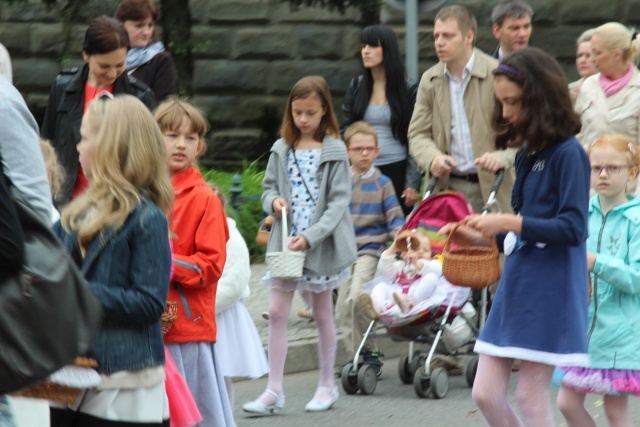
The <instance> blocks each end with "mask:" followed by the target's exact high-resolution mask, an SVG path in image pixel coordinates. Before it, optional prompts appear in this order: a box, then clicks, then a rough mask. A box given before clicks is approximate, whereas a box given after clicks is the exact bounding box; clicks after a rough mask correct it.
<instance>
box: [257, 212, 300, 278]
mask: <svg viewBox="0 0 640 427" xmlns="http://www.w3.org/2000/svg"><path fill="white" fill-rule="evenodd" d="M288 246H289V231H288V227H287V208H285V207H283V208H282V251H281V252H267V257H266V259H267V265H268V266H269V271H270V272H271V277H272V278H274V279H281V280H290V279H299V278H300V277H302V267H303V266H304V258H305V255H306V253H305V252H295V251H292V250H289V247H288Z"/></svg>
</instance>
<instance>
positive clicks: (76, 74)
mask: <svg viewBox="0 0 640 427" xmlns="http://www.w3.org/2000/svg"><path fill="white" fill-rule="evenodd" d="M128 50H129V36H128V34H127V31H126V30H125V29H124V26H123V25H122V24H121V23H120V22H118V21H117V20H116V19H113V18H109V17H106V16H101V17H99V18H96V19H94V20H93V21H92V22H91V25H89V28H88V29H87V32H86V33H85V37H84V43H83V45H82V57H83V58H84V61H85V65H84V66H83V67H82V68H74V69H72V70H68V71H62V72H61V73H60V74H59V75H58V77H57V78H56V82H55V83H54V85H53V87H52V88H51V93H50V94H49V103H48V104H47V110H46V112H45V115H44V122H43V124H42V131H41V135H42V137H43V138H45V139H48V140H50V141H51V144H52V145H53V148H54V149H55V150H56V154H57V155H58V159H59V160H60V163H61V164H62V167H63V168H64V170H65V181H64V182H63V184H62V189H61V191H60V194H59V196H58V197H57V198H56V199H55V205H56V207H62V206H63V205H65V204H66V203H67V202H68V201H69V200H70V199H71V198H74V197H77V196H79V195H80V194H82V192H83V191H84V190H85V189H86V188H87V186H88V182H87V179H86V178H85V176H84V173H83V172H82V168H81V167H80V166H79V163H78V152H77V151H76V145H77V144H78V142H80V123H81V121H82V115H83V113H84V111H85V109H86V107H87V106H88V105H89V102H91V100H93V99H94V98H98V97H100V96H101V95H103V94H104V93H105V92H108V93H111V94H113V95H117V94H128V95H133V96H135V97H137V98H139V99H140V100H141V101H142V102H143V103H144V104H145V105H146V106H147V107H149V109H153V108H154V107H155V106H156V100H155V95H154V93H153V91H152V90H151V89H150V88H149V87H148V86H147V85H146V84H144V83H143V82H141V81H139V80H136V79H135V78H134V77H131V76H129V75H127V74H126V73H125V72H124V71H125V64H126V58H127V51H128Z"/></svg>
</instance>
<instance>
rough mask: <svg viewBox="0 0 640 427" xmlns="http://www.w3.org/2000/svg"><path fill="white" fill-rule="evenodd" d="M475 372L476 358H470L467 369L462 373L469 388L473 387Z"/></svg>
mask: <svg viewBox="0 0 640 427" xmlns="http://www.w3.org/2000/svg"><path fill="white" fill-rule="evenodd" d="M476 372H478V357H477V356H475V357H472V358H471V359H469V363H467V369H465V371H464V376H465V378H466V379H467V384H469V387H473V382H474V381H475V379H476Z"/></svg>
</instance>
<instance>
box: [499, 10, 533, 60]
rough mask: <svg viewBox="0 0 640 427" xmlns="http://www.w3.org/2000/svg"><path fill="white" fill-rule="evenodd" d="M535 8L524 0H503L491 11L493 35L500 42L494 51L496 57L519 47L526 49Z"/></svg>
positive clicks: (500, 57) (501, 56)
mask: <svg viewBox="0 0 640 427" xmlns="http://www.w3.org/2000/svg"><path fill="white" fill-rule="evenodd" d="M532 17H533V9H532V8H531V6H529V5H528V4H527V3H525V2H524V1H522V0H502V1H501V2H500V3H498V4H497V5H496V7H494V8H493V12H491V23H492V24H493V27H492V29H493V36H494V37H495V38H496V40H498V42H499V44H498V47H497V48H496V50H494V51H493V54H492V55H491V56H493V57H494V58H496V59H502V58H503V57H504V56H505V55H508V54H509V53H510V52H512V51H514V50H518V49H524V48H525V47H527V45H528V44H529V38H530V37H531V30H532V26H531V18H532Z"/></svg>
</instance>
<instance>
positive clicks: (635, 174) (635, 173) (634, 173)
mask: <svg viewBox="0 0 640 427" xmlns="http://www.w3.org/2000/svg"><path fill="white" fill-rule="evenodd" d="M637 177H638V167H637V166H634V167H632V168H631V169H629V180H632V179H636V178H637Z"/></svg>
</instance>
